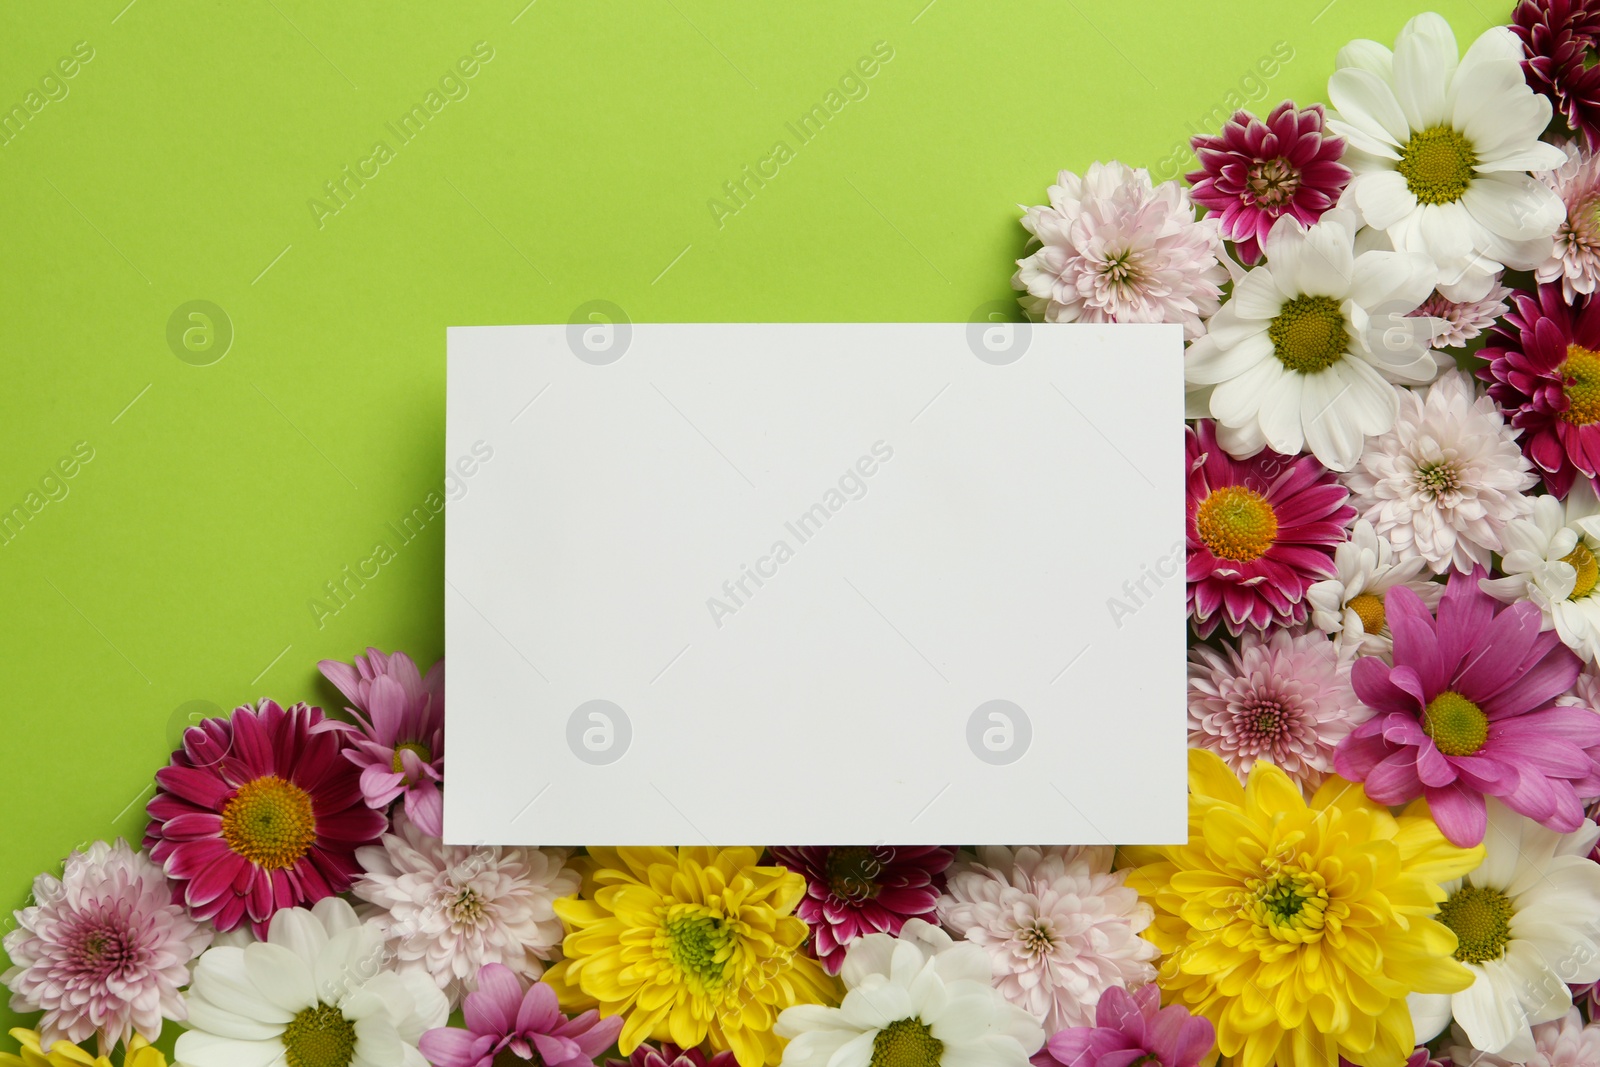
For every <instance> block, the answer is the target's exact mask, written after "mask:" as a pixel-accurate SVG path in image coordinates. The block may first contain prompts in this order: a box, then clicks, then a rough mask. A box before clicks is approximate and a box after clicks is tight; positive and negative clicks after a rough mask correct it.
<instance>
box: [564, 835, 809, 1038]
mask: <svg viewBox="0 0 1600 1067" xmlns="http://www.w3.org/2000/svg"><path fill="white" fill-rule="evenodd" d="M759 858H760V852H759V851H758V850H756V849H752V848H682V849H671V848H593V849H590V850H589V855H588V857H587V858H585V859H580V860H575V861H574V865H575V866H577V867H578V868H579V870H580V871H582V873H583V889H582V891H581V895H580V896H578V897H568V898H566V899H563V900H558V901H556V905H555V909H556V914H557V915H559V916H560V917H561V921H562V922H563V923H565V924H566V926H567V929H568V930H569V931H570V932H569V933H568V934H567V937H566V941H565V942H564V943H563V945H562V951H563V952H564V953H565V955H566V959H564V960H563V961H562V962H560V963H558V964H556V965H555V966H554V967H552V968H551V969H550V970H549V971H548V972H547V973H546V974H545V979H544V980H545V981H546V982H548V983H550V984H551V985H552V986H554V987H555V989H556V992H557V994H558V995H559V997H560V1000H561V1006H562V1007H563V1008H564V1009H566V1010H568V1011H580V1010H586V1009H588V1008H594V1007H598V1008H599V1009H600V1012H601V1014H602V1015H615V1014H617V1013H618V1012H625V1013H626V1014H627V1020H628V1021H627V1023H626V1025H624V1027H623V1030H622V1036H621V1037H620V1038H619V1042H618V1043H619V1046H620V1048H621V1050H622V1053H623V1054H624V1055H627V1054H629V1053H631V1052H632V1051H633V1050H634V1049H635V1048H637V1047H638V1046H639V1043H640V1042H642V1041H644V1040H646V1039H655V1040H657V1041H671V1042H672V1043H673V1044H675V1045H678V1046H679V1047H680V1048H693V1047H695V1046H696V1045H699V1044H700V1043H701V1042H703V1041H706V1040H707V1039H709V1040H710V1042H711V1047H712V1048H713V1049H716V1050H717V1051H723V1050H732V1052H733V1054H734V1056H735V1058H737V1059H738V1061H739V1064H740V1067H764V1065H766V1064H772V1063H777V1062H778V1060H779V1059H781V1058H782V1055H783V1046H784V1041H783V1040H782V1039H781V1038H779V1037H777V1036H776V1035H775V1034H773V1032H772V1024H773V1023H774V1022H775V1021H776V1020H777V1017H778V1013H779V1012H781V1011H783V1009H785V1008H788V1007H792V1006H793V1005H796V1004H830V1005H831V1004H837V1003H838V1002H839V997H840V990H839V988H838V983H837V982H836V981H835V980H834V979H832V978H830V977H828V975H827V974H826V973H824V972H823V970H822V966H821V965H820V964H819V963H818V962H817V961H816V960H814V959H812V958H811V957H809V956H807V955H805V954H804V953H803V952H802V951H801V946H802V945H803V944H804V943H805V940H806V936H807V930H806V924H805V921H804V920H803V919H801V918H799V917H798V916H796V915H795V914H794V909H795V906H796V905H797V904H798V903H799V902H800V899H801V897H802V896H803V895H804V894H805V889H806V883H805V879H804V878H803V877H802V876H801V875H799V874H797V873H795V872H792V871H788V870H785V869H784V868H782V867H758V866H756V863H757V861H758V860H759Z"/></svg>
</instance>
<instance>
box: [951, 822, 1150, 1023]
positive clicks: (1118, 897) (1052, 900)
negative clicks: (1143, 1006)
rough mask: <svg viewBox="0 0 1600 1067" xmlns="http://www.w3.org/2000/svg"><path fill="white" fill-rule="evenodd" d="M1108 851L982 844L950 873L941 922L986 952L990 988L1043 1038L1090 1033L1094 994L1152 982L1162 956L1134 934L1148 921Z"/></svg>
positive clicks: (1143, 907)
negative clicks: (1074, 1030)
mask: <svg viewBox="0 0 1600 1067" xmlns="http://www.w3.org/2000/svg"><path fill="white" fill-rule="evenodd" d="M1114 851H1115V850H1114V849H1112V848H1110V847H1099V846H1091V847H1083V846H1070V847H1061V846H1054V847H1033V846H1028V847H1024V848H1017V849H1010V848H1006V847H1003V846H998V845H995V846H986V847H982V848H979V849H978V851H977V854H976V855H972V854H970V853H969V854H963V855H962V856H960V858H959V859H958V860H957V862H956V863H955V865H954V866H952V867H951V868H950V871H949V873H948V875H947V882H946V888H945V892H944V895H943V896H941V897H940V898H939V921H940V922H942V923H944V925H945V926H946V927H947V928H949V929H950V930H952V931H954V932H955V933H956V934H957V935H959V936H960V937H962V938H963V939H965V940H967V941H970V942H971V943H973V944H975V945H977V946H979V947H980V948H982V949H983V950H984V951H985V952H987V953H988V954H989V961H990V964H991V966H992V968H993V976H994V984H995V987H996V988H997V989H999V990H1000V992H1001V993H1003V994H1005V997H1006V999H1007V1000H1009V1001H1011V1003H1013V1004H1015V1005H1016V1006H1017V1007H1019V1008H1022V1009H1023V1010H1025V1011H1026V1012H1027V1013H1028V1014H1029V1015H1031V1016H1033V1017H1034V1018H1035V1019H1038V1020H1040V1021H1041V1022H1043V1023H1044V1029H1045V1033H1047V1034H1053V1033H1055V1032H1056V1031H1058V1030H1061V1029H1064V1028H1065V1027H1068V1026H1093V1025H1094V1009H1095V1005H1096V1004H1098V1003H1099V1002H1100V994H1101V993H1104V992H1105V991H1106V990H1107V989H1109V988H1111V987H1112V986H1118V987H1120V988H1124V989H1126V988H1129V987H1132V986H1137V985H1139V984H1141V983H1143V982H1148V981H1151V980H1153V979H1154V978H1155V976H1156V969H1155V966H1154V965H1153V964H1152V963H1151V961H1152V960H1154V959H1155V958H1156V957H1157V956H1159V955H1161V951H1160V949H1158V948H1156V946H1155V945H1154V943H1152V942H1150V941H1147V940H1145V939H1144V938H1142V937H1140V936H1139V932H1140V931H1141V930H1143V929H1144V928H1145V927H1147V926H1149V925H1150V923H1151V921H1152V920H1153V919H1154V917H1155V913H1154V911H1152V910H1151V907H1150V905H1148V904H1145V903H1143V902H1142V901H1140V899H1139V894H1138V892H1137V891H1136V890H1134V889H1130V888H1129V887H1128V886H1126V885H1124V884H1123V882H1124V880H1125V879H1126V877H1127V872H1125V871H1113V870H1112V869H1111V861H1112V856H1113V853H1114Z"/></svg>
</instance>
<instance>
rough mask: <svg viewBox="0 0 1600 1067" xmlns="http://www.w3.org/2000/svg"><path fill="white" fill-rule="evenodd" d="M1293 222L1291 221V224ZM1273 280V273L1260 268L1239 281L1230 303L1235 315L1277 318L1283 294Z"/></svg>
mask: <svg viewBox="0 0 1600 1067" xmlns="http://www.w3.org/2000/svg"><path fill="white" fill-rule="evenodd" d="M1285 218H1288V216H1285ZM1293 221H1294V220H1293V219H1290V222H1291V223H1293ZM1272 279H1273V272H1272V271H1271V270H1268V269H1266V268H1264V267H1258V268H1257V269H1255V270H1253V271H1251V272H1250V273H1249V274H1246V275H1245V276H1244V277H1243V278H1241V279H1239V283H1238V284H1237V285H1235V286H1234V287H1233V297H1232V298H1231V299H1230V300H1229V301H1228V306H1229V307H1232V308H1234V309H1235V311H1234V314H1236V315H1240V316H1243V317H1244V318H1246V319H1251V320H1262V319H1271V318H1273V317H1275V316H1276V315H1277V314H1278V312H1279V311H1281V310H1282V309H1283V294H1282V293H1280V292H1279V291H1278V287H1277V285H1275V284H1273V280H1272Z"/></svg>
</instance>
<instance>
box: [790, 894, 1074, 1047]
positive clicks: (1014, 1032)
mask: <svg viewBox="0 0 1600 1067" xmlns="http://www.w3.org/2000/svg"><path fill="white" fill-rule="evenodd" d="M840 973H841V975H842V976H843V978H844V985H845V989H846V990H847V992H846V993H845V997H844V1003H842V1004H841V1005H840V1006H839V1007H837V1008H829V1007H824V1006H822V1005H820V1004H802V1005H798V1006H796V1007H792V1008H787V1009H785V1010H784V1013H783V1015H782V1016H780V1017H779V1019H778V1032H779V1033H780V1034H782V1035H783V1036H785V1037H788V1038H790V1039H791V1040H790V1042H789V1047H788V1048H787V1049H785V1050H784V1053H783V1067H889V1065H893V1067H941V1065H944V1067H968V1065H970V1067H979V1065H980V1064H981V1065H983V1067H1027V1064H1028V1057H1029V1056H1031V1055H1032V1054H1033V1053H1035V1052H1037V1051H1038V1050H1039V1047H1040V1046H1041V1045H1042V1044H1043V1043H1044V1031H1042V1030H1040V1029H1039V1024H1038V1023H1036V1022H1035V1021H1034V1020H1033V1019H1032V1018H1030V1017H1029V1016H1028V1013H1027V1012H1025V1011H1023V1010H1022V1009H1021V1008H1019V1007H1017V1006H1016V1005H1014V1004H1012V1003H1010V1002H1009V1001H1007V1000H1006V999H1005V997H1003V996H1001V994H1000V991H999V990H997V989H995V988H994V987H993V986H991V985H990V984H989V958H988V956H986V955H985V954H984V952H983V950H982V949H980V948H978V946H976V945H973V944H969V943H967V942H965V941H952V940H951V939H950V935H949V934H947V933H945V932H944V931H943V930H941V929H939V928H938V927H937V926H931V925H929V924H928V923H925V922H923V921H922V920H921V919H911V920H908V921H907V922H906V924H905V926H904V927H903V928H902V929H901V932H900V936H899V937H898V938H894V937H890V936H889V935H888V934H868V935H867V936H866V937H863V938H860V939H858V940H856V941H855V942H854V943H853V944H851V946H850V948H849V950H848V951H847V953H846V954H845V961H844V967H843V969H842V970H841V972H840Z"/></svg>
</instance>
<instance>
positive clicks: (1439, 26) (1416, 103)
mask: <svg viewBox="0 0 1600 1067" xmlns="http://www.w3.org/2000/svg"><path fill="white" fill-rule="evenodd" d="M1459 56H1460V53H1459V52H1458V51H1457V50H1456V36H1455V34H1454V33H1452V32H1451V31H1450V24H1449V23H1448V22H1446V21H1445V20H1444V19H1442V18H1433V19H1424V18H1421V17H1420V16H1419V17H1418V18H1417V19H1416V20H1414V21H1413V23H1412V24H1411V25H1410V26H1407V27H1406V32H1403V33H1401V34H1400V37H1399V39H1398V40H1397V41H1396V42H1395V46H1394V75H1393V78H1394V88H1395V96H1396V98H1397V99H1398V100H1399V101H1400V107H1401V109H1402V110H1403V111H1404V112H1405V116H1406V121H1407V122H1409V123H1410V124H1411V128H1412V129H1414V130H1425V129H1427V128H1428V127H1429V126H1435V125H1438V124H1439V123H1441V122H1443V121H1444V119H1445V116H1446V114H1447V112H1446V101H1445V91H1446V90H1447V89H1448V88H1449V86H1450V79H1451V77H1452V75H1454V74H1455V70H1456V64H1457V63H1458V62H1459Z"/></svg>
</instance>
